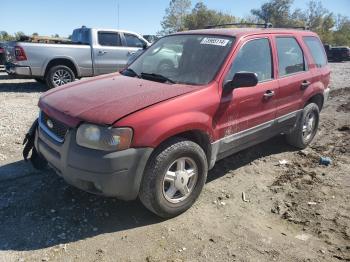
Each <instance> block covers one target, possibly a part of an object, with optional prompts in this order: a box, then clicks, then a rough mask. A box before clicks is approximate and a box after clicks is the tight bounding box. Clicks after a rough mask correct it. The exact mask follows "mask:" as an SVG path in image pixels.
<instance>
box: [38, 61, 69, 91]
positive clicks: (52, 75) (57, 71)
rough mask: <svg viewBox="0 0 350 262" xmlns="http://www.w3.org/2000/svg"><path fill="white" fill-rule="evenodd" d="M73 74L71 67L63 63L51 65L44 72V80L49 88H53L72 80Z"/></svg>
mask: <svg viewBox="0 0 350 262" xmlns="http://www.w3.org/2000/svg"><path fill="white" fill-rule="evenodd" d="M74 80H75V75H74V72H73V71H72V69H70V68H69V67H68V66H65V65H57V66H53V67H51V68H50V69H49V71H48V72H47V74H46V77H45V81H46V85H47V86H48V87H49V88H55V87H58V86H62V85H64V84H67V83H70V82H73V81H74Z"/></svg>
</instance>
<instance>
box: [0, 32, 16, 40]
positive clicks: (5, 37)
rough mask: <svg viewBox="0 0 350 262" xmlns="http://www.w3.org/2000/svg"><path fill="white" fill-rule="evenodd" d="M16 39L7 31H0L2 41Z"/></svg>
mask: <svg viewBox="0 0 350 262" xmlns="http://www.w3.org/2000/svg"><path fill="white" fill-rule="evenodd" d="M11 40H14V37H13V36H12V35H10V34H9V33H7V32H6V31H1V32H0V41H11Z"/></svg>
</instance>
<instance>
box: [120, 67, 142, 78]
mask: <svg viewBox="0 0 350 262" xmlns="http://www.w3.org/2000/svg"><path fill="white" fill-rule="evenodd" d="M125 71H129V72H131V73H132V74H134V77H135V76H136V77H137V78H141V76H139V75H138V74H137V73H136V72H135V70H134V69H131V68H126V69H124V70H123V72H122V73H123V75H124V72H125ZM127 76H128V75H127Z"/></svg>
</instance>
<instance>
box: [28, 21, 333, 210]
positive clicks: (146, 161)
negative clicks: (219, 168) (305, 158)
mask: <svg viewBox="0 0 350 262" xmlns="http://www.w3.org/2000/svg"><path fill="white" fill-rule="evenodd" d="M161 61H162V63H160V62H161ZM164 61H167V63H164ZM329 79H330V69H329V67H328V65H327V59H326V54H325V51H324V48H323V45H322V43H321V41H320V40H319V38H318V36H317V35H316V34H315V33H312V32H310V31H302V30H300V31H299V30H294V29H293V30H292V29H257V28H249V29H205V30H196V31H187V32H181V33H177V34H173V35H169V36H166V37H163V38H161V39H160V40H158V41H157V42H156V43H155V44H153V45H152V46H151V47H149V48H148V49H147V50H146V51H145V52H144V53H143V54H142V55H141V56H139V57H138V58H137V59H136V60H135V61H134V62H133V63H132V64H131V65H129V66H128V67H127V68H126V69H125V70H123V71H121V72H120V73H113V74H109V75H104V76H99V77H95V78H93V79H88V80H83V81H78V82H74V83H70V84H67V85H65V86H62V87H59V88H56V89H53V90H50V91H48V92H47V93H45V94H43V95H42V96H41V98H40V101H39V107H40V116H39V118H38V120H37V123H38V128H36V125H35V124H34V125H33V128H32V132H31V133H35V135H33V137H35V138H33V139H32V140H33V141H32V142H33V143H34V148H33V152H32V162H33V163H34V164H35V166H39V167H43V166H45V165H46V163H48V164H49V166H51V167H52V168H53V169H54V170H55V171H56V172H57V174H58V175H60V176H62V177H63V178H64V179H65V180H66V181H67V182H68V183H70V184H72V185H74V186H76V187H78V188H81V189H83V190H86V191H89V192H92V193H95V194H102V195H105V196H111V197H117V198H120V199H124V200H132V199H136V198H137V197H139V198H140V200H141V201H142V203H143V204H144V205H145V206H146V207H147V208H148V209H150V210H151V211H153V212H154V213H156V214H157V215H159V216H162V217H173V216H176V215H178V214H180V213H182V212H184V211H185V210H187V209H188V208H189V207H190V206H191V205H192V204H193V203H194V202H195V200H196V199H197V197H198V196H199V194H200V192H201V191H202V188H203V186H204V184H205V181H206V178H207V173H208V170H210V169H211V168H212V167H213V166H214V164H215V162H216V161H218V160H220V159H222V158H224V157H226V156H228V155H231V154H233V153H235V152H238V151H240V150H242V149H244V148H247V147H249V146H252V145H254V144H257V143H260V142H262V141H264V140H267V139H269V138H271V137H273V136H276V135H279V134H285V136H286V140H287V142H288V143H290V144H291V145H293V146H296V147H298V148H305V147H306V146H307V145H308V144H309V143H310V142H311V141H312V139H313V137H314V136H315V134H316V131H317V127H318V123H319V112H320V110H321V109H322V107H323V104H324V102H325V101H326V100H327V97H328V93H329V88H328V84H329ZM33 130H35V132H34V131H33ZM28 138H29V140H30V133H29V136H28ZM29 144H30V143H29ZM29 149H31V148H29ZM26 151H27V152H26V154H28V146H27V150H26Z"/></svg>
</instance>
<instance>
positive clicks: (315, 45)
mask: <svg viewBox="0 0 350 262" xmlns="http://www.w3.org/2000/svg"><path fill="white" fill-rule="evenodd" d="M303 39H304V42H305V44H306V45H307V47H308V49H309V51H310V53H311V55H312V58H313V60H314V62H315V64H316V66H317V67H322V66H325V65H326V64H327V57H326V54H325V52H324V49H323V46H322V44H321V42H320V40H319V39H318V38H317V37H314V36H305V37H303Z"/></svg>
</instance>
